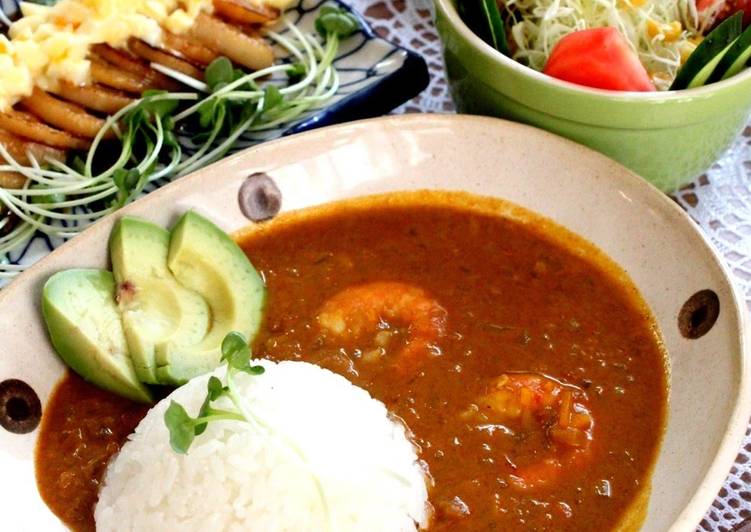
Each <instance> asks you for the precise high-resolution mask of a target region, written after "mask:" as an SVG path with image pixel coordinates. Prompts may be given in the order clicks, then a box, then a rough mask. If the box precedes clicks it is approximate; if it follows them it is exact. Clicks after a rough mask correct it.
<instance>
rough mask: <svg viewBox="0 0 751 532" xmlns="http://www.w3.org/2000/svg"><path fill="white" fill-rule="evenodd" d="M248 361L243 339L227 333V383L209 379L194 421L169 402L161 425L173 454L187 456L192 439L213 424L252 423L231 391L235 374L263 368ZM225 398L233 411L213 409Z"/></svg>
mask: <svg viewBox="0 0 751 532" xmlns="http://www.w3.org/2000/svg"><path fill="white" fill-rule="evenodd" d="M251 358H252V356H251V353H250V347H249V346H248V341H247V340H246V338H245V337H244V336H243V335H242V334H240V333H238V332H231V333H229V334H228V335H227V336H225V338H224V340H223V341H222V359H221V361H222V362H223V363H226V364H227V374H226V379H227V384H226V385H225V384H224V383H223V382H222V381H221V380H220V379H219V378H218V377H216V376H214V375H212V376H211V377H209V381H208V383H207V385H206V398H205V399H204V401H203V404H202V405H201V409H200V410H199V412H198V415H197V416H196V417H195V418H193V417H190V415H189V414H188V412H187V411H186V410H185V408H184V407H183V406H182V405H181V404H180V403H177V402H175V401H172V402H170V405H169V407H168V408H167V410H166V411H165V412H164V424H165V425H166V426H167V430H169V435H170V445H171V446H172V449H173V450H174V451H175V452H176V453H179V454H185V453H187V452H188V449H190V446H191V445H192V444H193V440H194V439H195V437H196V436H199V435H201V434H203V432H204V431H205V430H206V427H207V426H208V424H209V423H211V422H212V421H246V422H248V421H251V420H249V419H248V418H247V417H246V416H245V414H243V407H242V405H241V403H240V401H241V399H240V398H239V397H238V396H237V395H236V394H235V393H234V391H233V387H234V380H233V379H234V376H235V375H236V374H237V373H248V374H250V375H261V374H262V373H263V372H264V369H263V366H255V365H253V364H251V362H250V361H251ZM225 395H226V396H228V397H229V398H230V400H231V401H232V403H233V404H234V406H235V408H236V410H223V409H218V408H214V407H213V406H212V403H213V402H214V401H216V400H217V399H219V398H220V397H223V396H225Z"/></svg>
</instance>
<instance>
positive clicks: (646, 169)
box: [435, 0, 751, 192]
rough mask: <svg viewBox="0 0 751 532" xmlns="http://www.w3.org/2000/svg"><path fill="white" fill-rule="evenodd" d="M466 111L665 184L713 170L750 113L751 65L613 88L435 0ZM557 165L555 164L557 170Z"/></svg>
mask: <svg viewBox="0 0 751 532" xmlns="http://www.w3.org/2000/svg"><path fill="white" fill-rule="evenodd" d="M435 5H436V25H437V27H438V33H439V34H440V36H441V39H442V41H443V54H444V60H445V62H446V71H447V74H448V80H449V85H450V88H451V93H452V96H453V99H454V102H455V104H456V106H457V109H458V111H459V112H462V113H470V114H482V115H490V116H499V117H503V118H507V119H511V120H515V121H518V122H524V123H527V124H531V125H533V126H537V127H540V128H543V129H546V130H548V131H551V132H553V133H556V134H558V135H561V136H564V137H567V138H569V139H571V140H574V141H576V142H580V143H581V144H585V145H587V146H589V147H590V148H593V149H595V150H597V151H600V152H602V153H604V154H605V155H607V156H609V157H611V158H613V159H615V160H616V161H618V162H620V163H622V164H624V165H625V166H627V167H629V168H630V169H631V170H633V171H634V172H636V173H637V174H639V175H641V176H642V177H644V178H646V179H647V180H648V181H650V182H651V183H652V184H654V185H655V186H657V187H658V188H659V189H661V190H663V191H665V192H672V191H674V190H676V189H677V188H679V187H681V186H682V185H685V184H686V183H689V182H690V181H692V180H693V179H695V178H696V177H697V176H698V175H700V174H701V173H702V172H704V171H705V170H706V169H707V168H709V167H710V166H711V165H712V163H713V162H714V161H715V160H717V158H718V157H719V156H720V155H721V154H722V152H723V151H724V150H726V149H727V148H728V147H729V146H730V144H731V143H732V141H733V139H734V138H735V137H736V136H737V135H738V133H740V132H741V131H742V130H743V128H744V127H745V125H746V123H747V122H748V119H749V117H750V116H751V68H750V69H746V70H745V71H744V72H742V73H740V74H738V75H737V76H734V77H732V78H730V79H728V80H725V81H720V82H718V83H713V84H711V85H707V86H705V87H700V88H696V89H688V90H681V91H669V92H615V91H605V90H599V89H591V88H587V87H582V86H579V85H574V84H572V83H568V82H565V81H560V80H557V79H554V78H551V77H549V76H546V75H544V74H542V73H540V72H537V71H535V70H533V69H531V68H528V67H526V66H524V65H522V64H520V63H517V62H516V61H514V60H512V59H511V58H509V57H507V56H505V55H503V54H501V53H500V52H498V51H497V50H495V49H494V48H492V47H491V46H490V45H488V44H487V43H485V42H484V41H483V40H482V39H480V38H479V37H478V36H477V35H475V34H474V33H473V32H472V30H470V29H469V28H468V27H467V26H466V24H464V22H463V21H462V20H461V18H460V17H459V14H458V12H457V10H456V3H455V0H435ZM551 170H554V169H551Z"/></svg>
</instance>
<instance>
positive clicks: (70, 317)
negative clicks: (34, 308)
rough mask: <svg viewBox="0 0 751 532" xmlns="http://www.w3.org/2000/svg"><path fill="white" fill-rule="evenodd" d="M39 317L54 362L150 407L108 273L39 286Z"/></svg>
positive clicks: (79, 273) (68, 276) (73, 274)
mask: <svg viewBox="0 0 751 532" xmlns="http://www.w3.org/2000/svg"><path fill="white" fill-rule="evenodd" d="M42 315H43V316H44V321H45V322H46V324H47V330H48V331H49V335H50V340H51V341H52V345H53V346H54V347H55V349H56V350H57V352H58V354H59V355H60V358H62V359H63V360H64V361H65V363H66V364H68V366H70V367H71V368H72V369H73V370H74V371H75V372H76V373H78V374H79V375H80V376H81V377H83V378H84V379H86V380H88V381H89V382H91V383H93V384H95V385H96V386H99V387H101V388H104V389H106V390H109V391H111V392H113V393H115V394H118V395H122V396H123V397H127V398H129V399H133V400H134V401H140V402H143V403H150V402H152V397H151V393H150V392H149V390H148V389H147V388H146V387H145V386H144V385H143V384H141V383H140V382H139V381H138V377H137V376H136V372H135V370H134V369H133V364H132V362H131V360H130V356H129V355H128V348H127V344H126V342H125V333H124V332H123V327H122V323H121V321H120V313H119V312H118V310H117V305H116V304H115V279H114V278H113V277H112V274H111V273H110V272H107V271H104V270H67V271H64V272H60V273H56V274H55V275H53V276H52V277H50V278H49V280H48V281H47V283H46V284H45V285H44V289H43V291H42Z"/></svg>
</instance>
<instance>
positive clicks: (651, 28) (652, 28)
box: [647, 18, 662, 38]
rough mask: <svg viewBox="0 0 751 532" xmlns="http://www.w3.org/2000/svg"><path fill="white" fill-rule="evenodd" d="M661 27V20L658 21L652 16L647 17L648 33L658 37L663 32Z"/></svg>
mask: <svg viewBox="0 0 751 532" xmlns="http://www.w3.org/2000/svg"><path fill="white" fill-rule="evenodd" d="M661 29H662V28H661V26H660V23H659V22H656V21H654V20H652V19H651V18H650V19H647V35H649V36H650V37H652V38H654V37H657V36H658V35H659V34H660V33H661V31H660V30H661Z"/></svg>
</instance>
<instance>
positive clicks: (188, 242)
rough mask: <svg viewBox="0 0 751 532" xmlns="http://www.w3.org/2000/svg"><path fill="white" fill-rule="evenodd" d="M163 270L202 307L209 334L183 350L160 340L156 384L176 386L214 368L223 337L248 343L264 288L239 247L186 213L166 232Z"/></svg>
mask: <svg viewBox="0 0 751 532" xmlns="http://www.w3.org/2000/svg"><path fill="white" fill-rule="evenodd" d="M167 265H168V267H169V269H170V270H171V271H172V274H173V275H174V276H175V278H176V279H177V281H178V282H179V283H180V284H182V285H183V286H184V287H186V288H188V289H190V290H193V291H195V292H197V293H199V294H200V295H201V296H202V297H203V298H204V299H205V300H206V301H207V302H208V305H209V309H210V312H211V325H210V329H209V332H208V334H207V335H206V336H205V337H204V338H203V340H202V341H201V342H199V343H197V344H195V345H193V346H190V347H186V346H184V345H178V344H176V343H175V342H171V341H166V342H163V343H161V344H159V345H158V346H157V350H156V361H157V370H156V375H157V379H159V381H160V382H162V383H165V384H182V383H184V382H186V381H187V380H189V379H191V378H192V377H195V376H196V375H201V374H203V373H206V372H208V371H211V370H213V369H214V368H216V367H217V366H218V365H219V362H220V359H221V351H220V347H221V344H222V339H223V338H224V337H225V336H226V335H227V333H229V332H231V331H237V332H240V333H242V334H243V335H245V337H246V338H248V339H249V340H252V339H253V337H255V335H256V333H257V332H258V327H259V325H260V321H261V313H262V311H263V306H264V302H265V299H266V289H265V287H264V285H263V280H262V279H261V276H260V275H258V272H257V271H256V270H255V268H254V267H253V265H252V264H251V263H250V261H249V260H248V258H247V257H246V256H245V253H243V251H242V250H241V249H240V247H239V246H238V245H237V244H236V243H235V242H234V241H233V240H232V239H231V238H230V237H229V236H228V235H227V234H226V233H225V232H224V231H222V230H221V229H219V228H218V227H217V226H216V225H214V224H213V223H211V222H210V221H209V220H207V219H206V218H203V217H202V216H200V215H198V214H196V213H195V212H191V211H189V212H186V213H185V214H184V215H183V216H182V218H181V219H180V220H179V221H178V222H177V224H176V225H175V227H174V229H173V230H172V237H171V239H170V248H169V256H168V259H167Z"/></svg>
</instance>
